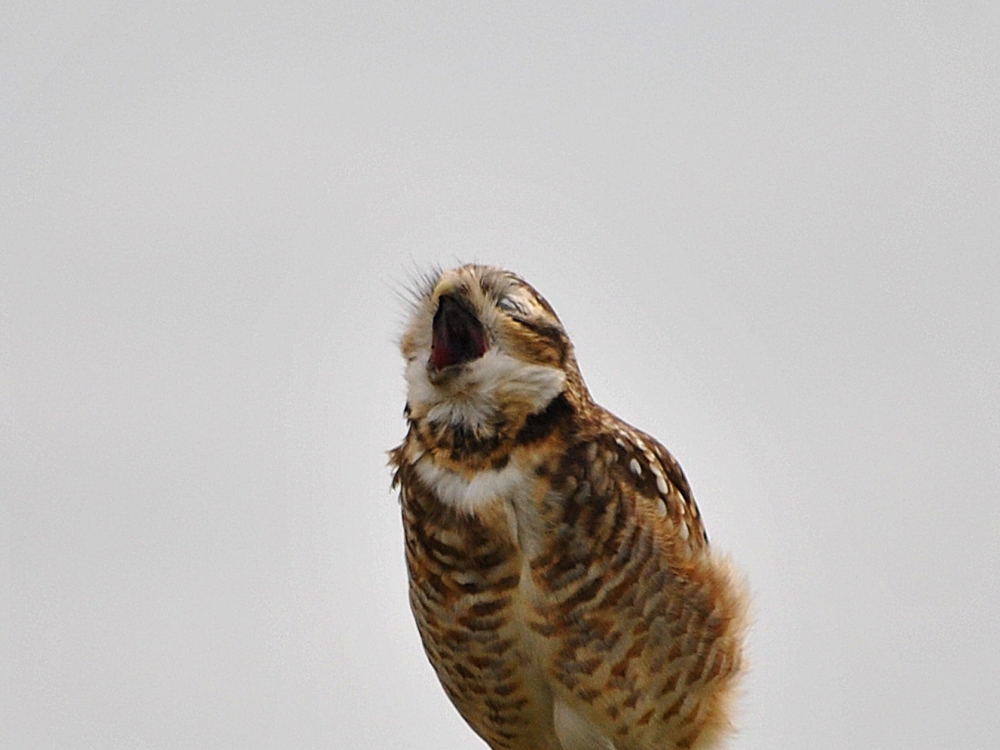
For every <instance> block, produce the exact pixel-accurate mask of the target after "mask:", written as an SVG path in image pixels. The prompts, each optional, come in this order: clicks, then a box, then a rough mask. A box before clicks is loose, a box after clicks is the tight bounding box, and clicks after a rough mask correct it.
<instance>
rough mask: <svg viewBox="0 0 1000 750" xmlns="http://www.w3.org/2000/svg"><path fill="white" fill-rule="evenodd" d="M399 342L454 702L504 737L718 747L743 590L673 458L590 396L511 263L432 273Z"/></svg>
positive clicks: (409, 442) (444, 664) (411, 502)
mask: <svg viewBox="0 0 1000 750" xmlns="http://www.w3.org/2000/svg"><path fill="white" fill-rule="evenodd" d="M400 348H401V350H402V354H403V357H404V359H405V361H406V383H407V402H406V408H405V410H404V414H405V416H406V420H407V425H408V430H407V434H406V438H405V439H404V440H403V442H402V444H401V445H400V446H399V447H397V448H395V449H393V450H392V451H390V464H391V465H392V466H393V467H394V482H393V486H394V487H397V486H398V488H399V493H400V504H401V507H402V516H403V529H404V534H405V549H406V565H407V569H408V573H409V591H410V605H411V608H412V610H413V615H414V618H415V619H416V624H417V629H418V630H419V632H420V637H421V639H422V641H423V645H424V649H425V651H426V653H427V656H428V657H429V659H430V662H431V664H432V666H433V668H434V670H435V672H436V673H437V676H438V678H439V679H440V682H441V685H442V686H443V687H444V690H445V692H446V693H447V694H448V697H449V698H450V699H451V701H452V702H453V703H454V705H455V707H456V708H457V709H458V711H459V713H461V715H462V716H463V717H464V719H465V720H466V721H467V722H468V723H469V725H470V726H471V727H472V728H473V729H474V730H475V731H476V733H478V734H479V736H480V737H482V738H483V739H484V740H485V741H486V743H487V744H488V745H489V746H490V747H491V748H493V749H494V750H501V749H502V750H654V749H656V750H673V749H674V748H696V749H698V750H704V749H706V748H713V747H716V746H717V745H718V744H719V743H720V741H721V740H722V738H723V737H724V736H725V735H726V734H727V732H729V731H730V729H731V721H730V714H731V710H732V703H733V699H734V693H735V690H736V687H737V685H736V683H737V679H738V678H739V676H740V674H741V671H742V669H743V656H742V648H743V640H744V631H745V627H746V597H745V594H744V591H743V587H742V584H741V583H740V579H739V577H738V576H737V575H736V574H735V572H734V570H733V569H732V567H731V566H730V564H729V563H728V562H727V560H726V559H725V558H723V557H720V556H719V555H717V554H716V553H715V552H713V551H712V550H711V549H710V548H709V544H708V537H707V535H706V533H705V528H704V525H703V524H702V518H701V514H700V513H699V511H698V506H697V505H695V502H694V498H693V496H692V494H691V488H690V486H689V485H688V481H687V479H686V478H685V476H684V473H683V472H682V471H681V467H680V466H679V465H678V463H677V461H675V460H674V458H673V456H671V455H670V453H668V452H667V450H666V449H665V448H664V447H663V446H662V445H660V443H659V442H657V441H656V440H655V439H654V438H653V437H651V436H650V435H647V434H646V433H644V432H641V431H639V430H637V429H635V428H633V427H631V426H629V425H628V424H626V423H625V422H623V421H622V420H620V419H618V418H617V417H615V416H614V415H613V414H611V413H610V412H608V411H607V410H606V409H604V408H602V407H601V406H599V405H598V404H596V403H595V402H594V400H593V399H592V398H591V396H590V393H589V392H588V390H587V387H586V385H585V384H584V381H583V378H582V376H581V374H580V370H579V368H578V366H577V362H576V357H575V355H574V350H573V345H572V343H571V342H570V339H569V337H568V336H567V335H566V331H565V330H564V329H563V326H562V323H561V322H560V321H559V318H558V317H557V316H556V313H555V311H554V310H553V309H552V307H551V306H550V305H549V304H548V302H546V301H545V299H544V298H543V297H542V296H541V295H540V294H539V293H538V292H537V291H535V289H534V288H532V287H531V286H530V285H529V284H528V283H526V282H525V281H524V280H523V279H521V278H519V277H518V276H516V275H514V274H513V273H510V272H508V271H505V270H501V269H498V268H492V267H489V266H482V265H465V266H461V267H459V268H456V269H453V270H450V271H447V272H444V273H437V274H434V275H433V276H432V277H430V278H428V279H426V280H425V283H424V284H423V286H422V288H420V289H418V290H417V291H416V292H415V294H414V305H413V309H412V312H411V316H410V320H409V324H408V327H407V328H406V331H405V333H404V335H403V337H402V340H401V347H400Z"/></svg>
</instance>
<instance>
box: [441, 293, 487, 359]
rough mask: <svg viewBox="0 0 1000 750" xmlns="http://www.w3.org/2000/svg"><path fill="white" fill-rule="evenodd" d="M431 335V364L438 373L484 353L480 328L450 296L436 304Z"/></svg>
mask: <svg viewBox="0 0 1000 750" xmlns="http://www.w3.org/2000/svg"><path fill="white" fill-rule="evenodd" d="M433 331H434V335H433V340H432V343H431V364H432V365H433V366H434V367H435V368H436V369H438V370H443V369H444V368H446V367H451V366H453V365H459V364H462V363H463V362H471V361H472V360H474V359H479V357H481V356H483V354H484V353H485V352H486V333H485V331H483V326H482V324H480V322H479V321H478V320H477V319H476V316H475V315H473V314H472V313H470V312H469V311H468V310H466V309H465V307H464V306H463V305H462V304H461V303H460V302H459V301H458V300H456V299H455V298H454V297H453V296H451V295H450V294H444V295H442V296H441V298H440V300H438V309H437V312H436V313H434V326H433Z"/></svg>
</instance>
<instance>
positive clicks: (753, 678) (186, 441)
mask: <svg viewBox="0 0 1000 750" xmlns="http://www.w3.org/2000/svg"><path fill="white" fill-rule="evenodd" d="M998 237H1000V4H997V3H996V2H975V1H965V2H944V1H941V2H903V3H894V2H889V3H869V4H864V5H860V6H857V7H855V6H852V5H847V4H845V3H830V4H819V3H802V2H764V3H759V4H754V5H753V7H749V5H748V4H737V3H716V2H685V3H679V2H671V3H667V2H662V3H633V2H629V3H624V2H622V3H613V4H612V3H608V4H605V5H596V4H587V5H585V4H581V3H567V4H554V3H524V4H518V3H493V4H485V3H483V4H479V3H463V2H453V3H446V2H434V3H397V4H388V3H375V4H370V3H358V4H348V3H345V2H336V1H332V2H331V1H327V2H315V3H302V2H285V3H281V4H277V3H276V4H274V5H263V4H259V3H231V4H230V3H219V2H212V3H201V2H173V3H141V4H140V3H120V2H114V3H112V2H67V3H48V2H39V3H27V2H13V3H11V2H8V3H6V4H5V5H4V7H3V10H2V11H0V574H2V575H0V584H2V585H0V615H2V617H0V679H2V687H0V746H3V747H4V748H15V749H20V748H32V749H39V750H47V749H49V748H52V749H56V748H60V749H61V748H73V749H77V748H95V749H98V748H128V749H156V750H159V749H160V748H164V749H166V748H178V749H181V748H220V749H221V748H277V749H283V748H290V749H292V750H298V749H300V748H333V749H340V748H344V749H347V748H351V749H359V750H367V749H373V750H377V749H381V748H390V749H391V748H413V749H417V750H419V749H427V750H465V749H469V750H473V749H475V748H482V747H484V745H483V744H482V743H481V742H480V741H479V740H478V739H477V738H476V737H475V736H474V735H473V734H472V732H471V731H470V730H469V729H468V728H467V727H466V726H465V725H464V724H463V722H462V721H461V719H460V718H459V716H458V714H457V713H456V712H455V711H454V710H453V709H452V707H451V706H450V705H449V703H448V701H447V699H446V698H445V696H444V694H443V692H442V691H441V689H440V688H439V686H438V685H437V682H436V680H435V678H434V676H433V673H432V671H431V668H430V666H429V665H428V663H427V662H426V659H425V657H424V655H423V652H422V650H421V647H420V643H419V640H418V637H417V633H416V629H415V627H414V625H413V623H412V620H411V617H410V613H409V610H408V604H407V598H406V587H405V571H404V565H403V555H402V531H401V525H400V519H399V511H398V505H397V501H396V499H395V498H394V496H393V494H392V493H391V492H390V489H389V482H390V474H389V471H388V469H387V468H386V455H385V452H386V450H387V449H389V448H391V447H392V446H393V445H395V444H396V443H398V442H399V440H400V439H401V438H402V436H403V432H404V422H403V419H402V415H401V412H402V408H403V402H404V397H405V393H404V386H403V379H402V362H401V359H400V357H399V355H398V353H397V351H396V348H395V339H396V337H397V335H398V334H399V333H400V330H401V325H402V321H403V319H404V313H405V309H404V306H403V305H402V304H401V303H400V301H399V299H398V297H397V293H398V291H399V289H400V288H401V287H405V285H406V284H407V280H408V278H410V277H411V276H412V275H413V274H414V273H416V272H419V271H421V270H426V269H427V268H429V267H431V266H433V265H434V264H439V265H443V266H449V265H452V264H455V263H457V262H460V261H472V260H476V261H481V262H488V263H494V264H500V265H504V266H506V267H508V268H510V269H512V270H514V271H516V272H518V273H520V274H521V275H523V276H524V277H525V278H527V279H528V280H529V281H530V282H531V283H532V284H533V285H535V286H536V287H537V288H538V289H539V290H541V292H542V293H543V294H544V295H546V297H547V298H548V299H549V301H550V302H551V303H552V304H553V306H554V307H555V308H556V310H557V311H558V312H559V314H560V316H561V317H562V319H563V322H564V323H565V325H566V327H567V329H568V331H569V332H570V335H571V336H572V338H573V339H574V341H575V343H576V346H577V353H578V357H579V360H580V363H581V367H582V369H583V373H584V376H585V377H586V378H587V381H588V383H589V385H590V387H591V389H592V391H593V393H594V395H595V397H596V398H597V399H598V400H599V401H600V402H601V403H603V404H604V405H606V406H608V407H609V408H610V409H612V410H613V411H614V412H616V413H617V414H619V415H620V416H621V417H623V418H624V419H626V420H627V421H629V422H631V423H633V424H635V425H637V426H638V427H640V428H642V429H644V430H647V431H649V432H651V433H653V434H654V435H656V436H657V437H658V438H659V439H660V440H661V441H662V442H664V443H665V444H666V445H667V446H668V447H669V448H670V449H671V450H672V451H673V452H674V453H675V455H676V456H677V457H678V458H679V460H680V461H681V463H682V465H683V466H684V468H685V470H686V472H687V474H688V476H689V478H690V480H691V483H692V485H693V487H694V492H695V495H696V497H697V498H698V501H699V504H700V506H701V508H702V510H703V513H704V516H705V519H706V522H707V525H708V529H709V533H710V534H711V537H712V540H713V543H714V544H715V545H716V546H717V547H718V548H720V549H722V550H725V551H727V552H729V553H730V554H731V555H732V556H733V557H734V559H735V560H736V561H737V563H738V565H739V566H740V568H741V569H742V570H743V571H745V572H746V574H747V576H748V580H749V582H750V586H751V589H752V591H753V600H754V604H753V607H754V621H755V624H754V627H753V630H752V632H751V635H750V641H749V654H750V664H751V671H750V673H749V676H748V677H747V679H746V681H745V683H744V688H745V690H744V697H743V699H742V708H741V711H740V716H739V726H740V732H739V734H738V735H737V736H736V737H735V738H734V740H733V741H732V743H731V745H730V746H731V747H732V748H734V749H740V750H749V749H750V748H761V749H765V748H766V749H767V750H777V749H781V748H787V749H789V750H800V749H802V748H810V749H824V748H895V747H899V748H942V747H953V748H963V750H979V749H982V750H986V749H987V748H995V747H997V744H996V743H997V737H998V735H1000V678H998V674H1000V500H998V498H1000V293H998V290H1000V240H998Z"/></svg>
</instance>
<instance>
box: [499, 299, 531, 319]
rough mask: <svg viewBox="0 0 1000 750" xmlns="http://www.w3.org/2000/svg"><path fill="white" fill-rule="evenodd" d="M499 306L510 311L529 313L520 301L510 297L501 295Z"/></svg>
mask: <svg viewBox="0 0 1000 750" xmlns="http://www.w3.org/2000/svg"><path fill="white" fill-rule="evenodd" d="M497 307H499V308H500V309H501V310H503V311H505V312H509V313H520V314H521V315H527V313H528V311H527V310H525V309H524V306H523V305H522V304H521V303H520V302H518V301H517V300H514V299H512V298H510V297H501V298H500V299H499V300H498V301H497Z"/></svg>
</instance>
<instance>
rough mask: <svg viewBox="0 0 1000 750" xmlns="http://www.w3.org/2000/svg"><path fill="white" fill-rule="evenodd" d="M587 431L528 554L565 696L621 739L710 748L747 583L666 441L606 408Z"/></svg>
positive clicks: (637, 744)
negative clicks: (716, 540) (723, 551)
mask: <svg viewBox="0 0 1000 750" xmlns="http://www.w3.org/2000/svg"><path fill="white" fill-rule="evenodd" d="M611 420H613V422H612V421H611ZM578 437H579V439H578V440H577V441H576V442H575V444H574V445H573V446H572V447H571V448H570V449H569V450H568V451H567V454H566V456H565V457H564V459H563V462H562V466H561V469H560V472H559V475H558V477H557V478H555V479H554V480H553V484H552V488H553V494H552V498H551V502H550V504H549V507H548V513H549V515H550V519H551V521H552V522H553V527H554V528H555V529H557V533H555V534H551V535H550V537H551V543H550V545H549V547H548V549H546V551H545V552H544V553H543V554H542V555H541V556H540V557H539V558H538V559H537V560H535V561H534V562H533V564H532V569H533V574H534V578H535V582H536V585H538V586H539V587H540V588H543V589H544V590H545V592H546V596H545V597H544V598H543V600H542V602H541V603H540V604H539V612H538V615H539V621H540V622H541V623H544V624H545V628H546V631H545V634H546V635H547V636H548V637H549V638H550V639H551V648H550V651H549V653H550V669H551V672H552V676H553V678H554V681H555V682H556V683H557V685H558V692H557V695H556V700H557V701H564V702H565V703H566V704H567V705H568V706H569V707H570V709H571V710H573V711H574V712H575V713H576V714H577V715H580V716H583V717H585V719H586V720H587V721H588V722H590V723H591V724H592V725H593V727H594V728H595V729H596V730H597V731H599V732H600V733H601V734H603V735H604V736H606V737H608V738H610V739H611V740H612V741H613V742H614V743H615V745H616V746H617V747H620V748H636V749H637V750H646V749H647V748H650V749H651V748H659V747H668V746H669V747H708V746H709V744H710V743H711V742H712V740H713V739H714V738H715V737H716V736H718V735H719V734H721V733H722V732H724V731H725V729H726V728H727V727H728V719H727V714H728V712H727V704H728V702H729V699H730V697H731V693H732V688H733V683H734V679H735V677H736V676H737V674H738V672H739V669H740V658H739V654H740V644H741V641H742V634H743V629H744V624H743V623H744V618H745V604H744V599H743V596H742V592H741V590H740V588H739V587H738V586H737V585H736V584H735V583H734V581H733V578H732V574H731V571H730V569H729V566H728V564H727V563H725V561H720V560H719V559H717V558H715V557H713V556H712V555H711V554H710V552H709V548H708V543H707V541H706V536H705V533H704V527H703V525H702V523H701V518H700V515H699V514H698V511H697V506H696V505H695V504H694V501H693V499H692V497H691V493H690V488H689V486H688V484H687V481H686V479H685V478H684V474H683V472H682V471H681V469H680V467H679V466H678V464H677V462H676V461H675V460H674V459H673V457H672V456H670V454H669V453H668V452H667V450H666V449H665V448H663V446H661V445H660V444H659V443H657V442H656V441H655V440H653V439H652V438H651V437H649V436H648V435H645V434H643V433H640V432H638V431H636V430H633V429H632V428H631V427H628V426H627V425H625V424H624V423H621V422H620V421H618V420H616V419H614V418H613V417H610V418H609V417H607V416H604V417H602V419H601V420H600V426H599V427H598V428H597V429H596V430H595V431H593V432H592V433H590V434H588V433H587V432H586V431H584V432H583V433H582V434H580V435H579V436H578ZM671 743H673V744H671Z"/></svg>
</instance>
